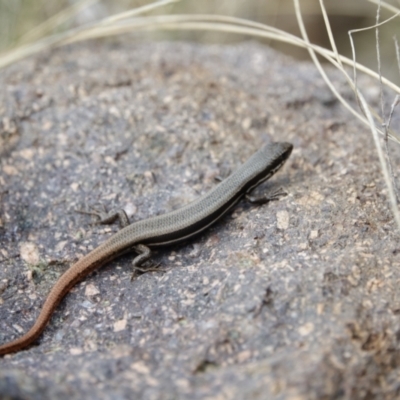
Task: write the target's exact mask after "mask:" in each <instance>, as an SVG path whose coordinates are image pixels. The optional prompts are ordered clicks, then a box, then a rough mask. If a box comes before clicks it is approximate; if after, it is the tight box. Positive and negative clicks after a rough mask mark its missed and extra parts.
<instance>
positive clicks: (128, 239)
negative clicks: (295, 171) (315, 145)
mask: <svg viewBox="0 0 400 400" xmlns="http://www.w3.org/2000/svg"><path fill="white" fill-rule="evenodd" d="M292 148H293V146H292V145H291V144H290V143H283V142H280V143H272V144H269V145H264V146H263V147H262V148H261V149H260V150H258V151H257V152H256V153H255V154H254V155H253V156H252V157H250V158H249V159H248V160H247V161H246V162H245V163H244V164H243V165H242V166H241V167H239V168H238V169H237V170H236V171H235V172H234V173H233V174H231V175H230V176H229V177H228V178H226V179H225V180H224V181H222V182H221V183H220V184H218V185H217V186H216V187H215V188H214V189H212V190H211V191H210V192H208V193H206V194H205V195H203V196H201V197H200V198H199V199H197V200H195V201H193V202H191V203H189V204H188V205H186V206H184V207H182V208H180V209H178V210H175V211H172V212H170V213H167V214H164V215H160V216H157V217H153V218H148V219H145V220H143V221H138V222H134V223H133V224H130V225H127V219H126V222H125V223H124V224H125V225H127V226H125V227H124V228H122V229H121V230H120V231H118V232H117V233H115V234H114V235H113V236H111V237H110V238H109V239H108V240H107V241H105V242H104V243H103V244H101V245H100V246H98V247H97V248H96V249H94V250H93V251H91V252H90V253H89V254H87V255H86V256H84V257H83V258H82V259H80V260H79V261H77V262H76V263H75V264H74V265H72V266H71V267H70V268H69V269H68V270H67V271H66V272H65V273H64V274H63V275H62V276H61V277H60V278H59V280H58V281H57V282H56V284H55V285H54V286H53V288H52V290H51V291H50V293H49V295H48V296H47V299H46V301H45V302H44V304H43V307H42V310H41V311H40V314H39V316H38V317H37V319H36V322H35V323H34V325H33V326H32V328H31V329H30V330H29V331H28V332H27V333H25V334H24V335H23V336H21V337H20V338H18V339H15V340H13V341H11V342H8V343H5V344H3V345H2V346H0V355H4V354H9V353H13V352H17V351H19V350H22V349H23V348H25V347H27V346H29V345H30V344H32V343H33V342H34V341H35V340H36V339H37V338H38V337H39V336H40V334H41V333H42V332H43V330H44V328H45V326H46V324H47V323H48V321H49V319H50V317H51V315H52V314H53V312H54V310H55V309H56V307H57V305H58V304H59V303H60V301H61V300H62V299H63V297H64V296H65V295H66V294H67V293H68V291H69V290H70V289H71V288H72V287H73V286H74V285H75V284H76V283H77V282H79V281H80V280H82V279H83V278H84V277H85V276H86V275H88V274H89V273H90V272H92V271H94V270H95V269H97V268H99V267H101V266H102V265H104V264H105V263H107V262H109V261H111V260H113V259H114V258H116V257H118V256H120V255H121V254H123V253H126V252H128V251H135V252H137V253H138V256H137V257H136V258H135V259H134V260H133V264H134V265H136V266H138V265H140V264H142V263H143V262H144V261H146V260H147V259H148V258H149V256H150V249H149V247H156V246H164V245H172V244H176V243H180V242H183V241H185V240H187V239H189V238H191V237H193V236H195V235H197V234H198V233H200V232H202V231H203V230H205V229H207V228H208V227H209V226H210V225H212V224H213V223H214V222H216V221H217V220H218V219H220V218H221V217H222V216H223V215H225V214H226V213H227V212H228V211H229V210H230V209H231V208H232V207H233V206H234V205H235V204H236V203H237V202H238V201H239V200H240V199H241V198H243V197H244V196H248V194H249V193H250V192H251V191H252V190H253V189H254V188H255V187H256V186H258V185H259V184H260V183H262V182H264V181H266V180H267V179H269V178H270V177H271V176H272V175H273V174H274V173H275V172H276V171H278V169H279V168H281V167H282V165H283V164H284V163H285V161H286V160H287V159H288V157H289V156H290V153H291V152H292ZM264 199H265V198H264ZM253 201H254V199H253ZM262 201H263V200H262V199H260V198H259V199H256V202H262ZM264 202H265V201H264ZM109 219H110V218H109ZM121 221H124V219H123V218H121Z"/></svg>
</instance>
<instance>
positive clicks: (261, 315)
mask: <svg viewBox="0 0 400 400" xmlns="http://www.w3.org/2000/svg"><path fill="white" fill-rule="evenodd" d="M330 76H331V77H332V79H333V81H334V83H335V85H336V86H337V87H338V88H339V90H340V91H341V93H342V94H343V95H344V96H345V97H346V98H349V99H351V98H352V94H351V92H350V90H349V89H347V86H346V84H345V82H344V80H343V79H342V78H341V76H340V75H339V73H337V72H336V71H331V73H330ZM0 85H1V87H2V90H1V92H0V165H1V171H2V172H1V175H0V196H1V209H0V242H1V245H0V294H1V297H0V343H4V342H6V341H8V340H11V339H13V338H15V337H17V336H19V335H20V334H21V333H22V332H25V331H26V330H27V329H28V328H29V327H30V326H31V325H32V323H33V321H34V319H35V317H36V316H37V314H38V311H39V309H40V307H41V304H42V302H43V300H44V299H45V296H46V293H48V291H49V289H50V288H51V286H52V285H53V284H54V283H55V281H56V279H57V277H58V276H59V275H60V274H61V273H62V272H63V271H65V270H66V269H67V268H68V267H69V266H70V265H71V264H72V263H73V262H74V261H76V260H77V259H78V258H79V257H81V256H82V255H84V254H86V253H87V252H88V251H89V250H90V249H92V248H94V247H95V246H97V245H98V244H100V243H101V242H102V241H104V240H105V239H106V238H107V237H109V235H110V234H111V233H112V232H113V231H116V230H117V229H118V227H117V226H111V227H109V226H106V227H105V226H99V225H95V224H93V222H94V221H95V219H92V218H91V217H90V216H87V215H81V214H78V213H76V212H75V211H76V210H77V209H78V210H79V209H80V210H82V209H87V208H90V207H95V208H96V207H97V208H99V207H100V205H105V206H106V208H107V209H112V208H116V207H117V208H118V207H122V208H124V209H126V210H127V212H128V214H129V215H130V216H131V217H132V219H133V220H138V219H143V218H147V217H149V216H153V215H157V214H160V213H164V212H167V211H170V210H173V209H175V208H178V207H180V206H182V205H184V204H186V203H187V202H189V201H191V200H193V199H195V198H197V197H198V196H199V195H200V194H202V193H205V192H206V191H207V190H209V189H210V188H212V187H213V186H214V185H215V184H216V183H215V180H214V178H215V177H217V176H226V175H228V174H229V172H230V171H232V170H233V169H234V168H236V167H237V166H238V165H240V163H241V162H243V161H244V160H246V158H247V157H249V156H250V155H251V154H252V153H253V152H254V151H256V149H258V148H259V147H260V146H261V144H262V143H264V142H268V141H272V140H273V141H289V142H292V143H293V144H294V151H293V154H292V156H291V158H290V159H289V161H288V163H287V164H286V165H285V167H284V168H283V169H282V170H281V171H280V172H279V173H278V174H277V175H276V176H275V177H274V178H273V179H272V180H271V181H269V182H268V183H267V184H265V186H264V187H263V188H262V189H261V190H272V191H273V190H277V189H279V188H281V187H283V188H284V190H285V191H286V192H287V193H288V195H287V196H286V197H283V198H281V199H280V200H279V201H275V202H271V203H270V204H268V205H266V206H261V207H255V206H252V205H249V204H247V203H245V202H242V203H240V204H239V205H238V206H237V207H236V208H235V210H234V211H233V212H232V213H230V214H229V215H227V216H226V217H224V218H223V219H222V220H221V222H220V223H218V224H217V225H215V226H214V227H212V228H211V229H210V230H209V231H207V232H206V233H205V234H204V235H202V236H201V237H199V238H198V239H196V240H193V241H190V242H188V243H187V244H185V245H183V246H179V247H175V248H171V249H165V250H160V251H158V252H156V253H155V254H154V256H153V259H154V261H155V262H158V263H161V266H162V268H164V269H165V271H164V272H148V273H145V274H142V275H137V276H136V278H135V279H134V281H133V282H131V268H130V264H131V260H132V255H127V256H125V257H122V258H120V259H118V260H116V261H114V262H112V263H110V264H109V265H106V266H105V267H103V268H102V269H100V270H99V271H97V272H95V273H93V274H92V275H90V276H89V277H88V278H87V279H85V280H84V281H83V282H82V283H80V284H78V285H77V286H76V287H75V288H74V289H73V290H72V291H71V293H70V294H69V295H68V296H67V297H66V298H65V300H64V301H63V302H62V305H61V306H60V307H59V308H58V309H57V311H56V313H55V315H54V317H53V318H52V320H51V323H50V324H49V326H48V328H47V329H46V330H45V333H44V334H43V335H42V337H41V338H40V340H39V341H38V343H37V346H33V347H31V348H30V349H28V350H26V351H21V352H20V353H17V354H14V355H11V356H6V357H4V358H3V359H1V360H0V398H10V399H16V398H24V399H54V398H57V399H82V398H88V399H89V398H90V399H132V398H135V399H146V400H152V399H165V400H170V399H171V400H172V399H191V400H193V399H250V400H255V399H260V400H261V399H263V400H264V399H291V400H294V399H296V400H299V399H307V400H310V399H385V398H387V399H389V398H394V397H396V396H400V393H399V392H400V384H399V378H398V377H399V373H400V368H399V360H400V352H399V349H400V346H399V340H400V329H399V328H400V325H399V314H400V291H399V286H398V282H399V279H400V269H399V267H400V245H399V236H398V233H397V232H396V229H395V225H394V224H393V221H392V216H391V213H390V211H389V210H388V202H387V199H386V190H385V186H384V183H383V179H382V174H381V172H380V168H379V164H378V161H377V156H376V153H375V149H374V146H373V141H372V138H371V136H370V133H369V131H368V129H367V128H365V127H364V126H362V125H360V124H359V123H358V122H356V121H355V120H354V118H353V117H352V116H350V115H349V113H348V112H347V111H346V110H344V108H343V107H342V106H341V105H340V104H339V103H338V102H337V101H336V99H335V97H333V95H332V94H331V93H330V92H329V90H328V89H327V88H326V86H325V83H324V82H323V81H322V79H321V78H320V77H319V75H318V73H317V72H316V70H315V68H314V66H313V65H311V64H309V63H299V62H297V61H295V60H292V59H290V58H287V57H284V56H282V55H280V54H278V53H276V52H274V51H272V50H270V49H268V48H264V47H262V46H259V45H256V44H251V43H244V44H241V45H236V46H231V47H230V46H202V45H193V44H187V43H141V44H135V43H133V44H132V43H126V42H121V43H120V44H110V43H109V44H102V43H99V42H96V43H89V44H82V45H78V46H73V47H68V48H64V49H60V50H55V51H52V52H48V53H43V54H41V55H39V56H37V57H34V58H31V59H28V60H24V61H23V62H20V63H19V64H17V65H14V66H12V67H10V68H8V69H7V70H6V71H3V72H2V74H1V76H0ZM365 85H367V89H370V90H369V92H368V93H369V101H370V102H371V103H375V102H376V101H377V100H378V97H377V96H376V93H377V92H376V89H375V87H374V86H372V85H371V83H370V82H368V81H366V82H365ZM368 85H370V86H368ZM394 161H395V162H396V161H397V162H398V161H399V160H398V158H397V159H396V158H395V159H394Z"/></svg>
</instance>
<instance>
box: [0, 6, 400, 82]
mask: <svg viewBox="0 0 400 400" xmlns="http://www.w3.org/2000/svg"><path fill="white" fill-rule="evenodd" d="M149 3H150V1H146V0H84V1H82V0H0V52H3V53H4V52H5V51H6V50H7V49H9V48H12V47H15V46H17V45H18V44H21V43H23V41H24V35H25V34H26V33H27V32H29V31H31V30H32V29H35V28H37V27H38V26H40V24H42V23H43V22H44V21H48V20H49V19H50V18H52V17H53V16H55V15H57V14H58V13H60V12H62V10H65V9H66V8H70V7H76V8H79V10H80V11H79V12H78V13H77V14H76V16H75V17H74V18H73V20H72V21H71V20H68V22H65V23H61V24H59V23H58V24H57V25H56V26H55V27H54V29H53V31H52V33H54V32H57V31H62V30H65V29H68V28H71V27H73V26H79V25H82V24H85V23H89V22H95V21H98V20H100V19H101V18H104V17H107V16H110V15H112V14H115V13H118V12H121V11H124V10H128V9H131V8H135V7H139V6H142V5H144V4H149ZM389 3H390V2H389ZM300 4H301V9H302V14H303V18H304V21H305V23H306V27H307V29H308V34H309V37H310V40H311V41H312V42H314V43H316V44H319V45H321V46H324V47H328V48H330V46H329V42H328V36H327V34H326V28H325V24H324V22H323V19H322V16H321V11H320V7H319V1H318V0H300ZM324 4H325V7H326V8H327V11H328V15H329V19H330V23H331V26H332V30H333V33H334V37H335V39H336V42H337V46H338V50H339V52H340V53H341V54H343V55H345V56H347V57H350V58H351V57H352V56H351V47H350V42H349V36H348V31H349V30H350V29H359V28H365V27H367V26H371V25H373V24H374V23H375V20H376V12H377V5H376V4H373V3H371V2H369V1H367V0H348V1H345V0H324ZM391 4H393V5H395V6H398V7H399V6H400V1H399V0H392V1H391ZM157 13H158V14H160V13H162V14H172V13H174V14H186V13H188V14H221V15H230V16H236V17H240V18H246V19H250V20H252V21H257V22H262V23H265V24H268V25H271V26H275V27H277V28H280V29H282V30H285V31H286V32H289V33H293V34H296V35H299V30H298V28H297V22H296V17H295V15H294V9H293V2H292V0H201V1H199V0H182V1H180V2H179V3H175V4H172V5H169V6H166V7H163V8H161V9H158V10H157ZM391 15H393V14H392V13H389V12H388V11H386V10H384V9H382V10H381V16H380V19H381V20H383V19H386V18H388V17H390V16H391ZM399 28H400V21H399V18H396V19H394V20H392V21H390V22H389V23H387V24H385V25H384V26H382V27H381V28H380V51H381V59H382V73H383V75H384V76H386V77H388V78H389V79H391V80H392V81H393V82H395V83H397V84H398V83H399V68H398V65H397V61H396V48H395V44H394V39H393V37H394V36H395V35H397V34H398V31H399ZM149 35H151V36H152V37H155V38H157V39H169V40H192V41H201V42H208V43H210V42H212V43H215V42H219V43H221V42H222V43H233V42H237V41H242V40H248V39H249V38H248V37H243V36H242V37H241V36H240V35H236V34H235V35H233V34H224V33H213V32H200V31H195V32H188V31H176V32H171V31H168V32H162V33H157V34H150V33H149ZM354 40H355V46H356V53H357V61H359V62H360V63H362V64H364V65H366V66H368V67H369V68H371V69H373V70H375V71H376V70H377V60H376V47H375V30H369V31H366V32H360V33H356V34H355V35H354ZM264 43H266V44H268V45H270V46H272V47H274V48H276V49H278V50H280V51H282V52H285V53H287V54H290V55H292V56H294V57H296V58H298V59H308V58H309V56H308V54H307V53H306V52H305V51H304V50H302V49H299V48H297V47H294V46H289V45H285V44H282V43H278V42H269V41H265V42H264Z"/></svg>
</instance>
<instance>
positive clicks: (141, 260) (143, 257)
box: [131, 244, 165, 280]
mask: <svg viewBox="0 0 400 400" xmlns="http://www.w3.org/2000/svg"><path fill="white" fill-rule="evenodd" d="M133 250H134V251H136V253H138V255H137V256H136V257H135V258H134V259H133V261H132V269H133V273H132V277H131V280H133V279H134V278H135V276H136V274H137V273H138V272H141V273H145V272H149V271H157V272H160V271H165V270H164V269H161V268H159V266H160V263H153V262H152V261H151V260H150V256H151V251H150V249H149V248H148V247H147V246H145V245H144V244H137V245H135V246H133ZM146 263H147V264H148V265H147V266H144V264H146Z"/></svg>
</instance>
